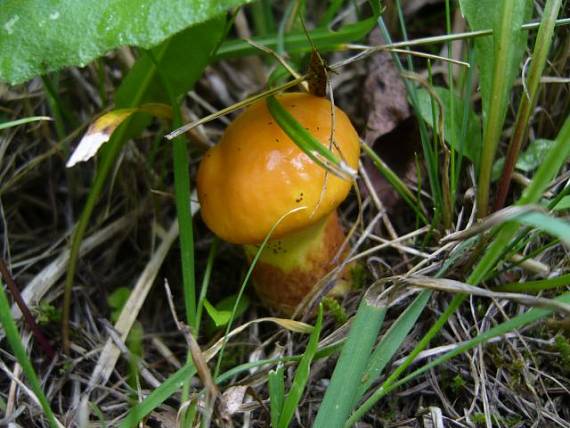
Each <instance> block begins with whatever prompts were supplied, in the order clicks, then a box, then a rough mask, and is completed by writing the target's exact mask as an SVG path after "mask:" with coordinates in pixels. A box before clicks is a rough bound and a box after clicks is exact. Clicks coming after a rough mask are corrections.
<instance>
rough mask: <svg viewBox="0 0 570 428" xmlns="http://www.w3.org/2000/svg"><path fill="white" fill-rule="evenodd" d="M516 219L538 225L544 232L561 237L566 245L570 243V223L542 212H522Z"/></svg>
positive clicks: (525, 223) (522, 222)
mask: <svg viewBox="0 0 570 428" xmlns="http://www.w3.org/2000/svg"><path fill="white" fill-rule="evenodd" d="M514 221H516V222H517V223H520V224H524V225H527V226H532V227H536V228H537V229H540V230H542V231H543V232H546V233H549V234H551V235H553V236H556V237H558V238H560V240H562V241H564V242H565V243H566V245H570V223H568V222H567V221H563V220H561V219H559V218H556V217H552V216H549V215H548V214H544V213H541V212H530V213H526V214H522V215H520V216H518V217H516V218H514Z"/></svg>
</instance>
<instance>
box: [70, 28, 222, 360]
mask: <svg viewBox="0 0 570 428" xmlns="http://www.w3.org/2000/svg"><path fill="white" fill-rule="evenodd" d="M222 28H223V20H219V19H218V20H212V21H210V22H207V23H205V24H201V25H198V26H195V27H192V28H190V29H188V30H185V31H183V32H181V33H178V34H177V35H175V36H174V37H172V38H170V39H168V40H167V41H166V42H164V43H162V44H161V45H160V46H157V47H156V48H153V49H152V52H153V54H154V56H155V62H156V63H157V64H159V66H160V68H161V69H162V73H164V74H165V75H166V76H168V77H167V80H169V81H170V82H171V83H172V85H173V87H174V88H175V89H174V91H175V92H176V93H184V92H186V91H187V90H188V89H189V88H191V87H192V86H193V85H194V83H195V81H196V80H198V78H199V77H200V75H201V74H202V70H203V69H204V68H205V67H206V65H207V64H208V60H209V59H210V50H209V49H208V47H212V48H213V47H214V46H215V44H216V41H217V40H216V38H215V37H213V36H212V35H213V34H216V32H218V34H220V32H221V29H222ZM188 40H193V41H194V42H198V41H199V42H203V44H204V46H203V49H200V50H198V51H197V52H196V53H195V55H193V56H192V57H188V56H186V57H184V58H186V59H185V61H187V63H186V65H189V66H188V67H181V62H180V61H182V60H181V59H180V58H181V55H180V50H181V49H182V51H183V52H186V50H187V46H188V43H187V42H188ZM188 58H189V59H188ZM188 61H189V62H188ZM181 69H182V71H181ZM159 79H160V76H159V74H158V70H157V67H156V66H155V64H154V63H153V61H152V60H151V58H150V56H149V55H143V56H142V57H141V58H140V59H139V60H138V61H137V62H136V63H135V65H134V66H133V68H132V69H131V70H130V71H129V73H128V74H127V76H126V77H125V79H124V80H123V82H122V83H121V86H120V87H119V88H118V89H117V92H116V96H115V104H116V107H117V108H127V107H136V106H138V105H140V104H142V103H144V102H149V101H161V100H164V99H165V97H166V95H165V93H164V92H165V91H164V88H162V87H161V86H160V84H159ZM145 124H146V122H145V123H142V125H145ZM140 130H142V126H141V123H136V122H135V121H133V119H131V118H130V119H127V120H126V121H125V123H123V124H122V125H121V126H119V127H118V128H117V130H116V131H115V132H114V133H113V135H111V138H110V139H109V142H108V143H107V144H106V145H105V147H103V148H102V150H101V160H100V163H99V167H98V169H97V175H96V176H95V179H94V181H93V184H92V186H91V189H90V191H89V194H88V196H87V201H86V202H85V205H84V207H83V210H82V211H81V215H80V217H79V220H78V222H77V226H76V228H75V230H74V231H73V235H72V238H71V247H70V255H69V263H68V268H67V272H66V277H65V286H64V302H63V311H62V340H63V347H64V350H66V351H67V350H68V349H69V332H68V324H69V313H70V306H71V290H72V287H73V281H74V279H75V272H76V269H77V262H78V260H79V248H80V246H81V241H82V240H83V237H84V236H85V232H86V231H87V227H88V225H89V221H90V219H91V214H92V213H93V210H94V209H95V205H96V204H97V201H98V199H99V195H100V194H101V192H102V191H103V188H104V186H105V183H106V182H107V177H108V176H109V173H110V171H111V169H112V168H113V165H115V160H116V159H117V157H118V156H119V153H120V152H121V150H122V148H123V145H124V144H125V142H126V140H127V138H128V137H132V136H133V134H136V132H135V131H140ZM188 203H189V202H188Z"/></svg>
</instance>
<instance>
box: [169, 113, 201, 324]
mask: <svg viewBox="0 0 570 428" xmlns="http://www.w3.org/2000/svg"><path fill="white" fill-rule="evenodd" d="M173 107H175V106H173ZM176 107H177V106H176ZM181 123H182V122H181V121H178V123H175V124H174V125H175V126H178V125H180V124H181ZM172 155H173V162H174V192H175V199H176V214H177V217H178V225H179V228H180V261H181V264H182V283H183V288H184V306H185V308H186V319H187V320H188V321H187V322H188V324H189V325H190V326H191V327H193V328H194V327H196V283H195V276H194V232H193V223H192V213H191V212H190V161H189V156H188V147H187V145H186V139H185V138H184V137H182V136H180V137H176V138H175V139H174V142H173V145H172Z"/></svg>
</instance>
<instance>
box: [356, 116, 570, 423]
mask: <svg viewBox="0 0 570 428" xmlns="http://www.w3.org/2000/svg"><path fill="white" fill-rule="evenodd" d="M569 155H570V117H568V118H567V119H566V121H565V122H564V126H563V127H562V130H561V131H560V133H559V134H558V137H557V138H556V140H555V143H554V144H553V145H552V147H551V148H550V151H549V152H548V154H547V155H546V158H545V159H544V162H543V163H542V164H541V165H540V167H539V168H538V171H537V172H536V174H535V175H534V177H533V180H532V181H531V183H530V185H529V186H528V187H527V188H526V190H525V192H524V193H523V195H522V197H521V198H520V199H519V201H518V203H517V204H518V205H525V204H531V203H536V202H538V201H539V199H540V197H541V196H542V194H543V192H544V191H545V190H546V188H547V186H548V185H549V183H550V182H551V180H552V179H553V178H554V177H555V176H556V174H557V173H558V171H559V170H560V168H561V167H562V165H563V164H564V163H565V162H566V159H567V158H568V156H569ZM518 229H519V225H518V224H517V223H515V222H508V223H506V224H504V225H503V226H501V228H500V230H499V232H498V233H497V236H496V238H495V240H494V241H493V242H492V243H491V245H489V246H488V247H487V249H486V251H485V254H484V255H483V258H482V259H481V260H480V261H479V263H478V264H477V265H476V266H475V268H474V269H473V271H472V273H471V275H469V277H468V278H467V281H466V282H467V283H468V284H472V285H478V284H479V283H480V282H481V281H482V280H483V279H484V278H485V276H486V275H487V274H488V273H489V272H490V271H491V270H492V269H493V268H494V267H495V265H496V264H497V262H498V261H499V260H500V259H501V255H502V254H503V251H504V249H505V248H507V247H508V246H509V244H510V242H511V240H512V238H513V237H514V236H515V234H516V232H517V230H518ZM465 298H466V295H465V294H460V295H455V296H454V297H453V299H452V300H451V302H450V303H449V305H448V307H447V308H446V310H445V311H444V312H443V314H441V316H440V317H439V318H438V320H437V321H436V322H435V324H434V325H433V326H432V327H431V328H430V329H429V331H428V332H427V333H426V334H425V335H424V337H423V338H422V339H421V340H420V341H419V343H418V344H417V345H416V347H415V348H414V350H413V351H412V352H411V353H410V354H409V355H408V357H407V358H406V361H405V362H404V363H403V364H402V365H401V366H400V367H398V369H396V370H395V371H394V372H393V373H392V374H391V375H390V376H389V377H388V379H386V381H385V382H384V383H383V384H382V386H381V387H380V388H379V389H377V390H376V391H375V392H374V394H372V396H371V397H370V398H369V399H368V400H367V401H366V402H365V403H364V404H363V405H362V406H360V407H359V408H358V410H357V411H356V412H355V413H354V415H353V416H352V417H351V418H350V419H349V421H348V422H347V426H350V425H348V424H349V423H355V422H356V421H358V420H359V419H360V418H361V417H362V416H363V415H364V414H365V413H366V412H367V411H368V410H369V409H370V408H371V407H372V406H373V405H374V404H375V403H376V402H377V401H378V400H380V399H381V398H382V397H384V396H385V395H386V394H387V393H388V392H389V391H391V390H392V389H394V388H395V386H394V385H396V384H397V385H401V383H402V381H403V379H408V380H409V379H410V377H409V376H407V377H405V378H403V379H402V380H400V381H397V379H398V378H399V376H400V375H401V374H402V373H403V371H404V370H405V369H406V368H407V367H408V366H409V365H410V364H411V363H412V362H413V360H414V359H415V357H416V356H417V355H418V354H419V353H420V352H421V351H422V350H423V349H425V348H426V347H427V345H428V344H429V342H430V341H431V339H432V338H433V337H435V336H436V335H437V333H438V332H439V331H440V330H441V328H442V327H443V326H444V325H445V323H446V322H447V320H448V319H449V317H450V316H451V315H453V313H454V312H455V311H456V310H457V309H458V308H459V306H461V303H463V301H464V300H465ZM537 310H538V309H537ZM532 311H535V309H533V310H532ZM532 311H530V312H532ZM533 313H534V312H533ZM547 313H550V311H547ZM513 319H514V318H513ZM513 319H512V320H513ZM512 320H511V321H512ZM489 331H491V330H489ZM479 337H480V336H479ZM479 337H478V338H479ZM475 346H476V345H475ZM454 355H455V354H454Z"/></svg>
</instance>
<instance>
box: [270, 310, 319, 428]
mask: <svg viewBox="0 0 570 428" xmlns="http://www.w3.org/2000/svg"><path fill="white" fill-rule="evenodd" d="M322 327H323V305H319V313H318V315H317V322H316V323H315V328H314V329H313V332H312V333H311V337H310V338H309V343H307V349H306V350H305V354H304V355H303V358H302V359H301V362H300V363H299V366H298V367H297V371H296V372H295V378H294V379H293V384H292V385H291V389H290V390H289V392H288V393H287V397H286V398H285V402H284V403H283V409H282V411H281V415H280V417H279V423H278V424H277V428H287V427H288V426H289V424H290V423H291V420H292V419H293V416H294V415H295V410H297V406H298V404H299V401H301V397H302V395H303V391H304V390H305V385H306V384H307V381H308V380H309V373H310V368H311V362H312V361H313V358H314V357H315V354H316V352H317V348H318V346H319V335H320V334H321V328H322Z"/></svg>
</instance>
